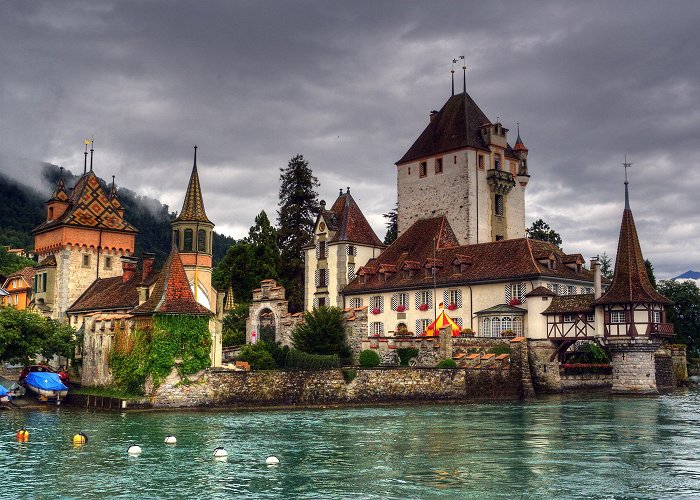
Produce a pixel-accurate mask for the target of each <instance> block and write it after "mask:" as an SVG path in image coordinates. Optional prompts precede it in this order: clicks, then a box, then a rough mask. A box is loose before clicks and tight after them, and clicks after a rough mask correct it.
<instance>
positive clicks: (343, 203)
mask: <svg viewBox="0 0 700 500" xmlns="http://www.w3.org/2000/svg"><path fill="white" fill-rule="evenodd" d="M321 215H322V216H323V220H325V221H326V225H327V226H328V229H329V230H331V231H335V232H336V233H335V236H333V239H332V240H331V241H347V242H350V243H359V244H361V245H374V246H384V245H383V243H382V242H381V240H380V239H379V238H378V237H377V235H376V234H375V233H374V230H373V229H372V226H370V225H369V222H367V219H366V218H365V216H364V214H363V213H362V210H360V207H359V206H358V205H357V203H356V202H355V200H354V199H353V197H352V196H351V195H350V193H349V192H347V193H342V192H341V194H340V195H339V196H338V199H337V200H335V203H333V206H332V207H331V209H330V210H325V211H322V212H321Z"/></svg>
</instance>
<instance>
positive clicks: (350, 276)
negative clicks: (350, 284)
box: [348, 264, 355, 281]
mask: <svg viewBox="0 0 700 500" xmlns="http://www.w3.org/2000/svg"><path fill="white" fill-rule="evenodd" d="M354 279H355V264H348V281H352V280H354Z"/></svg>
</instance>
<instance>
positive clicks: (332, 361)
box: [286, 349, 340, 370]
mask: <svg viewBox="0 0 700 500" xmlns="http://www.w3.org/2000/svg"><path fill="white" fill-rule="evenodd" d="M286 366H287V368H297V369H299V370H328V369H330V368H339V367H340V358H339V357H338V355H337V354H309V353H308V352H303V351H299V350H297V349H289V353H288V354H287V362H286Z"/></svg>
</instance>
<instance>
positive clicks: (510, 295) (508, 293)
mask: <svg viewBox="0 0 700 500" xmlns="http://www.w3.org/2000/svg"><path fill="white" fill-rule="evenodd" d="M512 298H513V287H512V286H510V283H508V284H506V304H510V301H511V299H512Z"/></svg>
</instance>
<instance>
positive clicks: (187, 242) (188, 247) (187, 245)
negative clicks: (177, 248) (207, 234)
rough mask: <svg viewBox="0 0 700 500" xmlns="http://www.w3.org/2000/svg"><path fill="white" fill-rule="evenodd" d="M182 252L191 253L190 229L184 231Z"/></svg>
mask: <svg viewBox="0 0 700 500" xmlns="http://www.w3.org/2000/svg"><path fill="white" fill-rule="evenodd" d="M182 251H183V252H191V251H192V230H191V229H185V241H184V243H183V245H182Z"/></svg>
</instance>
